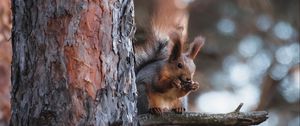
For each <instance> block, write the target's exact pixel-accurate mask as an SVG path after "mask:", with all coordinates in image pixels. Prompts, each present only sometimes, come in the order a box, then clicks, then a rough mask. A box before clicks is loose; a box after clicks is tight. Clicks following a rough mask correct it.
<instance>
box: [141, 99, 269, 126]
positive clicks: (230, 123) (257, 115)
mask: <svg viewBox="0 0 300 126" xmlns="http://www.w3.org/2000/svg"><path fill="white" fill-rule="evenodd" d="M242 106H243V103H241V104H240V105H239V106H238V107H237V108H236V109H235V110H234V111H233V112H230V113H227V114H206V113H193V112H186V113H183V114H175V113H164V114H163V115H162V116H155V115H150V114H143V115H139V117H138V120H139V122H138V124H139V125H141V126H156V125H159V126H161V125H168V126H170V125H176V126H178V125H180V126H181V125H183V126H249V125H258V124H260V123H262V122H264V121H265V120H267V119H268V117H267V116H268V112H266V111H255V112H246V113H244V112H240V110H241V108H242Z"/></svg>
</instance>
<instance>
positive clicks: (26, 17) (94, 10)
mask: <svg viewBox="0 0 300 126" xmlns="http://www.w3.org/2000/svg"><path fill="white" fill-rule="evenodd" d="M12 11H13V30H12V44H13V63H12V91H11V95H12V98H11V101H12V117H11V121H10V125H14V126H18V125H22V126H35V125H55V126H56V125H66V126H73V125H119V124H124V125H127V124H131V123H132V122H133V117H134V116H135V115H136V103H135V102H136V100H135V99H136V87H135V82H134V81H135V75H134V70H133V69H134V68H133V66H134V55H133V49H132V42H131V40H132V37H133V34H134V26H133V24H134V23H133V2H132V0H88V1H87V0H76V1H69V0H40V1H36V0H13V1H12Z"/></svg>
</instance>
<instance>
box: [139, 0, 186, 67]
mask: <svg viewBox="0 0 300 126" xmlns="http://www.w3.org/2000/svg"><path fill="white" fill-rule="evenodd" d="M187 4H188V3H186V2H185V1H184V0H151V4H150V5H151V6H152V7H150V8H151V10H150V12H149V13H150V14H149V15H150V18H149V22H148V23H146V22H145V25H150V26H145V27H144V28H146V29H144V31H146V34H147V35H146V39H145V41H143V42H136V43H135V44H134V51H135V60H136V65H135V71H136V72H138V71H139V70H140V69H141V68H142V67H143V66H146V65H147V64H150V63H152V62H155V61H157V60H161V59H164V58H167V57H168V56H169V53H170V49H171V48H172V47H173V43H172V42H169V40H170V37H169V35H170V34H171V33H172V32H176V33H177V34H179V35H180V39H181V41H183V42H185V41H186V38H187V27H188V17H189V15H188V11H187ZM137 22H138V21H137ZM140 24H141V23H140Z"/></svg>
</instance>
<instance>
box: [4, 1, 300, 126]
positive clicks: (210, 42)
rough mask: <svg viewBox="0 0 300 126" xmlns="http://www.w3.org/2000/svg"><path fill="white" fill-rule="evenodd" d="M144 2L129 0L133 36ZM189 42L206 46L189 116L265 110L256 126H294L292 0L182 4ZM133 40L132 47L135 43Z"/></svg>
mask: <svg viewBox="0 0 300 126" xmlns="http://www.w3.org/2000/svg"><path fill="white" fill-rule="evenodd" d="M147 1H148V0H135V6H136V9H135V13H136V17H137V21H136V22H137V27H138V29H137V34H139V32H142V31H143V30H141V29H139V28H140V27H142V26H141V25H143V20H142V21H141V20H140V19H147V18H145V16H147V12H146V11H145V8H149V5H150V4H147ZM184 1H187V2H190V6H189V14H190V20H189V29H188V34H189V39H190V40H192V39H193V38H194V37H195V36H197V35H199V34H201V35H203V36H205V37H206V44H205V46H204V48H203V49H202V50H201V52H200V55H198V57H197V59H196V64H197V73H196V74H195V80H197V81H198V82H200V83H201V88H200V90H199V91H197V92H195V93H192V94H190V95H189V110H190V111H196V112H206V113H227V112H231V111H233V110H234V109H235V108H236V107H237V106H238V104H239V103H241V102H242V103H244V106H243V107H242V109H241V111H253V110H267V111H268V112H269V119H268V120H267V121H266V122H264V123H262V124H260V126H299V125H300V115H299V112H300V66H299V63H300V45H299V44H300V43H299V38H300V36H299V29H300V22H299V12H300V9H299V0H222V1H220V0H194V1H193V0H184ZM10 32H11V11H10V0H1V1H0V126H2V125H7V120H9V113H10V102H9V100H10V94H9V93H10V70H11V68H10V64H11V56H12V49H11V42H10V40H11V38H10V36H11V35H10ZM136 39H139V37H138V36H137V37H136Z"/></svg>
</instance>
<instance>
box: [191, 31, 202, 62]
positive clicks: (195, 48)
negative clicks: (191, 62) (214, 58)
mask: <svg viewBox="0 0 300 126" xmlns="http://www.w3.org/2000/svg"><path fill="white" fill-rule="evenodd" d="M204 43H205V38H204V37H202V36H197V37H196V38H195V39H194V41H193V42H192V44H191V46H190V49H189V52H188V55H189V57H190V58H191V59H195V58H196V56H197V54H198V52H199V51H200V49H201V48H202V46H203V45H204Z"/></svg>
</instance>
